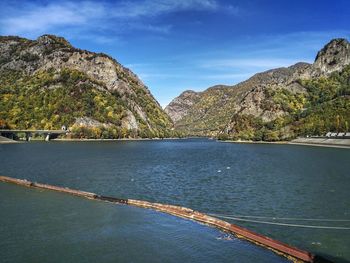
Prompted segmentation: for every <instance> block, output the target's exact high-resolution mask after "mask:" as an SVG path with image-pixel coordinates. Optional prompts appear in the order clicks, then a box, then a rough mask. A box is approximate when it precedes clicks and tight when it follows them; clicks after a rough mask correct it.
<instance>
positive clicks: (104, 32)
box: [0, 0, 350, 106]
mask: <svg viewBox="0 0 350 263" xmlns="http://www.w3.org/2000/svg"><path fill="white" fill-rule="evenodd" d="M46 33H50V34H56V35H60V36H63V37H65V38H66V39H67V40H69V41H70V42H71V43H72V44H73V45H74V46H76V47H78V48H82V49H87V50H91V51H96V52H104V53H107V54H109V55H111V56H113V57H114V58H116V59H117V60H118V61H119V62H120V63H122V64H123V65H125V66H127V67H129V68H130V69H131V70H133V71H134V72H135V73H136V74H138V76H139V77H140V78H141V79H142V80H143V82H144V83H145V84H146V85H147V86H148V87H149V89H150V90H151V92H152V93H153V95H154V96H155V97H156V99H157V100H158V101H159V102H160V103H161V105H162V106H165V105H166V104H167V103H169V102H170V101H171V100H172V99H173V98H174V97H176V96H177V95H179V94H180V93H181V92H182V91H184V90H187V89H193V90H196V91H202V90H204V89H206V88H208V87H210V86H212V85H216V84H227V85H232V84H235V83H238V82H240V81H242V80H245V79H247V78H248V77H250V76H251V75H253V74H254V73H256V72H261V71H264V70H267V69H271V68H276V67H281V66H289V65H291V64H293V63H296V62H299V61H306V62H312V61H313V60H314V57H315V55H316V52H317V51H318V50H319V49H320V48H322V47H323V45H324V44H326V43H327V42H328V41H329V40H330V39H332V38H336V37H344V38H347V39H349V38H350V1H348V0H332V1H323V0H314V1H312V0H290V1H289V0H246V1H238V0H232V1H225V0H163V1H160V0H137V1H131V0H124V1H98V0H92V1H74V0H71V1H70V0H67V1H66V0H63V1H48V0H47V1H44V0H40V1H39V0H37V1H35V0H33V1H19V0H17V1H16V0H11V1H10V0H8V1H6V0H2V1H1V2H0V34H1V35H19V36H23V37H27V38H30V39H35V38H37V37H38V36H40V35H42V34H46Z"/></svg>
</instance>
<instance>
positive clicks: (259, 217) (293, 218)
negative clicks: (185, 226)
mask: <svg viewBox="0 0 350 263" xmlns="http://www.w3.org/2000/svg"><path fill="white" fill-rule="evenodd" d="M209 214H210V213H209ZM210 215H216V216H231V217H237V218H253V219H270V220H291V221H320V222H350V219H329V218H324V219H323V218H298V217H268V216H244V215H223V214H210Z"/></svg>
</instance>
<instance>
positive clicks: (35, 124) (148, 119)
mask: <svg viewBox="0 0 350 263" xmlns="http://www.w3.org/2000/svg"><path fill="white" fill-rule="evenodd" d="M62 125H66V126H69V127H70V128H71V130H72V131H74V134H75V135H76V136H78V137H79V136H80V137H93V138H101V137H103V138H120V137H129V136H132V137H167V136H173V135H174V132H173V131H172V127H173V124H172V121H171V119H170V118H169V116H168V115H167V114H166V113H165V112H164V111H163V110H162V108H161V107H160V105H159V103H158V102H157V101H156V100H155V99H154V97H153V96H152V94H151V93H150V91H149V90H148V88H147V87H146V86H145V85H144V84H143V83H142V81H141V80H140V79H139V78H138V77H137V76H136V75H135V74H134V73H133V72H131V71H130V70H129V69H127V68H125V67H123V66H122V65H121V64H120V63H118V62H117V61H116V60H114V59H113V58H111V57H109V56H108V55H105V54H102V53H94V52H89V51H86V50H81V49H77V48H74V47H73V46H72V45H71V44H70V43H69V42H68V41H67V40H65V39H64V38H62V37H57V36H54V35H43V36H41V37H39V38H38V39H36V40H28V39H25V38H20V37H13V36H5V37H4V36H2V37H0V126H2V127H5V126H8V127H11V128H20V129H60V127H61V126H62Z"/></svg>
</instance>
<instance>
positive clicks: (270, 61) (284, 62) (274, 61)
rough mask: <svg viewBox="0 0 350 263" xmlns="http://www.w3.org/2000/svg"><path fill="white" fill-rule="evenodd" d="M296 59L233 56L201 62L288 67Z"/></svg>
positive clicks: (224, 66)
mask: <svg viewBox="0 0 350 263" xmlns="http://www.w3.org/2000/svg"><path fill="white" fill-rule="evenodd" d="M295 62H296V61H295V59H279V58H231V59H219V60H209V61H203V62H201V63H200V67H202V68H222V69H228V68H230V69H232V68H254V69H255V68H278V67H286V66H290V65H292V64H293V63H295Z"/></svg>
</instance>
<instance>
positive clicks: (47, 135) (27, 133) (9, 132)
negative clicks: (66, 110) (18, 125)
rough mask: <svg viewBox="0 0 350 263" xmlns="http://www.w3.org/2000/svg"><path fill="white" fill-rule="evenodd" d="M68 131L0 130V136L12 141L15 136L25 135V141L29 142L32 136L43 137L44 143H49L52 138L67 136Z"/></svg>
mask: <svg viewBox="0 0 350 263" xmlns="http://www.w3.org/2000/svg"><path fill="white" fill-rule="evenodd" d="M69 132H70V131H69V130H63V129H62V130H11V129H0V136H4V137H7V138H10V139H12V140H14V139H15V138H16V135H17V134H25V137H26V141H30V140H31V139H32V137H33V134H39V135H44V137H45V141H49V140H50V139H52V138H56V137H57V136H58V135H60V134H67V133H69Z"/></svg>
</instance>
